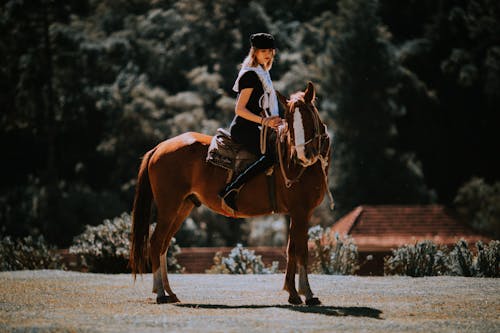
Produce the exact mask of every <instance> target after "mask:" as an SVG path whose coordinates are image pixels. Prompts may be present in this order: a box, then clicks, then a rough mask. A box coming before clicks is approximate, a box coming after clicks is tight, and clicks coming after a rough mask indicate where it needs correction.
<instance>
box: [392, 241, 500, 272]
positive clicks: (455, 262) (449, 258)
mask: <svg viewBox="0 0 500 333" xmlns="http://www.w3.org/2000/svg"><path fill="white" fill-rule="evenodd" d="M384 274H386V275H408V276H414V277H421V276H435V275H457V276H476V277H500V241H498V240H493V241H491V242H490V243H489V244H484V243H483V242H481V241H479V242H477V243H476V251H475V252H473V251H471V249H470V248H469V244H468V243H467V242H466V241H465V240H459V241H458V242H457V243H456V244H455V245H454V246H453V248H452V249H451V251H450V250H449V249H448V248H447V247H446V246H443V245H441V246H439V245H436V244H434V243H433V242H432V241H429V240H427V241H422V242H418V243H416V244H415V245H405V246H402V247H400V248H397V249H395V250H393V251H392V255H391V256H389V257H386V258H385V259H384Z"/></svg>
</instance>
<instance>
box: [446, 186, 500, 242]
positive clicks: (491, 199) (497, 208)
mask: <svg viewBox="0 0 500 333" xmlns="http://www.w3.org/2000/svg"><path fill="white" fill-rule="evenodd" d="M454 203H455V207H456V208H457V210H458V212H459V213H460V214H461V215H462V217H463V218H464V220H465V221H466V222H467V223H468V224H469V225H470V226H472V227H473V228H474V229H476V230H478V231H480V232H482V233H484V234H485V235H488V236H490V237H492V238H493V239H500V182H496V183H494V184H492V185H489V184H487V183H486V182H485V181H484V179H481V178H477V177H473V178H471V179H470V180H469V181H468V182H466V183H465V184H463V185H462V187H460V189H459V190H458V193H457V195H456V196H455V200H454Z"/></svg>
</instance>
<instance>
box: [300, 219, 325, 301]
mask: <svg viewBox="0 0 500 333" xmlns="http://www.w3.org/2000/svg"><path fill="white" fill-rule="evenodd" d="M310 216H311V213H310V212H309V213H307V214H300V215H299V216H298V217H297V218H296V219H294V220H295V221H296V226H295V239H296V245H295V255H296V257H297V266H298V271H299V294H301V295H304V296H305V298H306V304H307V305H319V304H321V301H320V300H319V299H318V298H317V297H314V294H313V292H312V290H311V286H310V285H309V278H308V275H307V261H308V257H309V249H308V246H307V241H308V234H307V231H308V225H309V218H310Z"/></svg>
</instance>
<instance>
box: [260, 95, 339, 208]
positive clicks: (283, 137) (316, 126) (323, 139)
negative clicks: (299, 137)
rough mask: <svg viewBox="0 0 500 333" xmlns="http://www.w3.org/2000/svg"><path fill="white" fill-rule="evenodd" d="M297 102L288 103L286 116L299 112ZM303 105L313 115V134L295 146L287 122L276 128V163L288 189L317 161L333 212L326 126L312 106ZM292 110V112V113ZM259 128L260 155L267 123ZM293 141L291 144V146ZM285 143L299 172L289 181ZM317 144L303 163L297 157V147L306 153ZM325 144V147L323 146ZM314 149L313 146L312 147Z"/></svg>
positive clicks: (328, 138) (263, 149)
mask: <svg viewBox="0 0 500 333" xmlns="http://www.w3.org/2000/svg"><path fill="white" fill-rule="evenodd" d="M296 103H297V101H292V102H289V104H288V105H289V108H288V110H287V111H288V114H292V113H293V112H300V111H299V110H298V109H299V107H296V106H295V104H296ZM304 105H305V106H306V107H307V108H308V110H307V111H309V112H310V113H311V114H312V115H313V130H314V134H313V136H312V138H310V139H309V140H307V141H305V142H304V143H301V144H299V145H295V138H294V139H293V140H292V134H291V131H290V127H289V126H288V122H286V123H285V124H284V125H282V126H279V127H278V134H277V140H276V152H277V155H278V162H279V165H280V170H281V175H282V176H283V180H284V181H285V186H286V188H290V187H291V186H292V185H293V184H294V183H298V182H299V180H300V177H302V174H303V173H304V171H305V170H306V169H307V168H308V167H310V166H311V165H314V164H316V162H318V160H319V161H320V162H321V170H322V172H323V177H324V178H323V179H324V181H325V186H326V189H327V192H328V197H329V199H330V209H332V210H333V208H334V206H335V204H334V201H333V196H332V193H331V192H330V188H329V186H328V171H327V170H328V158H329V156H330V135H329V134H328V130H327V127H326V125H325V124H324V123H323V122H322V121H321V119H320V117H319V112H318V110H317V109H316V107H314V105H313V106H312V109H311V107H310V106H309V105H307V104H306V103H304ZM292 110H294V111H292ZM262 125H263V126H262V128H261V133H260V135H261V138H260V139H261V140H260V142H261V146H260V148H261V152H262V154H264V153H265V150H266V143H265V142H266V138H267V130H268V121H267V119H266V121H264V122H263V124H262ZM321 128H323V133H321ZM292 141H293V144H292ZM285 142H286V143H287V145H288V147H289V149H290V152H289V158H290V161H292V162H293V163H296V164H298V165H299V166H300V170H299V172H298V174H297V175H296V176H295V177H294V178H292V179H290V178H289V177H288V175H287V172H286V170H285V161H284V156H285V154H284V153H285V152H284V151H283V147H282V146H283V144H284V143H285ZM314 143H317V147H318V148H317V149H313V154H312V156H311V157H310V158H307V159H306V160H305V161H303V160H302V159H300V158H298V157H297V147H303V148H304V153H305V152H306V150H307V148H308V146H310V145H311V144H314ZM325 143H326V145H325ZM324 146H326V151H324V152H323V148H324ZM313 147H314V146H313Z"/></svg>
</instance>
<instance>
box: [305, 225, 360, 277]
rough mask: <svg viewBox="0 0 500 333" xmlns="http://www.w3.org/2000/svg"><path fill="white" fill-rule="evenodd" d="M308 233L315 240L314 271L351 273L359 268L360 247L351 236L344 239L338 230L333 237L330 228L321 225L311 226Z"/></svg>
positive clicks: (310, 238)
mask: <svg viewBox="0 0 500 333" xmlns="http://www.w3.org/2000/svg"><path fill="white" fill-rule="evenodd" d="M308 234H309V240H311V241H313V242H314V248H313V258H314V261H313V264H312V267H311V269H312V272H314V273H318V274H338V275H350V274H354V273H355V272H356V271H357V270H358V269H359V260H358V257H359V254H358V247H357V246H356V244H355V243H354V240H353V239H352V238H351V237H350V236H348V235H345V236H344V238H343V239H342V238H341V237H340V236H339V234H338V233H337V232H336V233H335V234H334V236H333V237H332V232H331V229H330V228H326V229H323V227H321V226H319V225H318V226H315V227H312V228H310V229H309V232H308Z"/></svg>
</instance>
